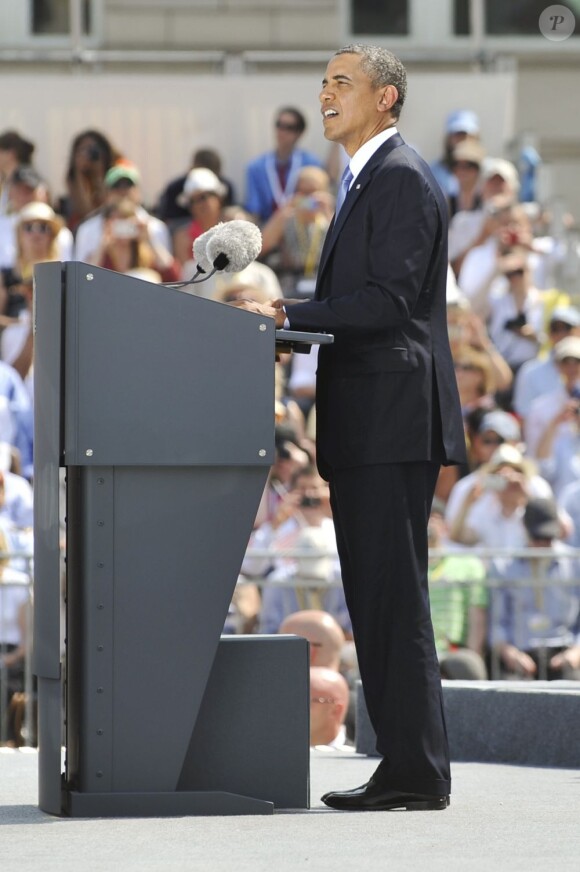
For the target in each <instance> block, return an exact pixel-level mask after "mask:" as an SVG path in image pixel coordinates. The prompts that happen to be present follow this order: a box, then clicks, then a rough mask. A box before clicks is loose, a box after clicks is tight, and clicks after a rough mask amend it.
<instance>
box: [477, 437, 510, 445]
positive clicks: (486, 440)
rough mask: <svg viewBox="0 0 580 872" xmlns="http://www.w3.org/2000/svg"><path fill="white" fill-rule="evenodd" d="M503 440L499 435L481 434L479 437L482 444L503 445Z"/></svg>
mask: <svg viewBox="0 0 580 872" xmlns="http://www.w3.org/2000/svg"><path fill="white" fill-rule="evenodd" d="M504 441H505V440H504V439H502V438H501V436H483V437H482V439H481V442H482V444H483V445H503V443H504Z"/></svg>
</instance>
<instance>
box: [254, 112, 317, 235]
mask: <svg viewBox="0 0 580 872" xmlns="http://www.w3.org/2000/svg"><path fill="white" fill-rule="evenodd" d="M305 130H306V119H305V117H304V115H303V114H302V112H300V110H299V109H295V108H294V107H292V106H287V107H284V108H282V109H279V110H278V112H277V113H276V120H275V122H274V136H275V146H274V150H273V151H268V152H266V153H265V154H262V155H260V156H259V157H257V158H256V159H255V160H253V161H251V163H250V164H249V165H248V167H247V170H246V200H245V204H244V206H245V208H246V209H247V211H248V212H250V213H251V214H253V215H254V216H255V217H256V219H257V220H258V221H259V222H260V223H262V224H263V223H264V222H265V221H267V220H268V218H270V216H271V215H272V214H273V213H274V212H275V211H276V210H277V209H280V208H281V207H282V206H284V204H285V203H287V202H288V201H289V200H290V199H291V197H292V195H293V194H294V192H295V190H296V185H297V182H298V174H299V172H300V170H301V168H302V167H305V166H317V167H320V166H322V162H321V161H320V159H319V158H318V157H317V156H316V155H314V154H311V153H310V152H308V151H304V150H303V149H301V148H298V141H299V140H300V138H301V137H302V135H303V134H304V132H305Z"/></svg>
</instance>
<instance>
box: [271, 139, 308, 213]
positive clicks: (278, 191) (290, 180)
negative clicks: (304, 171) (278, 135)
mask: <svg viewBox="0 0 580 872" xmlns="http://www.w3.org/2000/svg"><path fill="white" fill-rule="evenodd" d="M299 170H300V158H299V157H298V154H297V153H296V152H295V151H293V152H292V158H291V159H290V169H289V171H288V176H287V178H286V185H285V187H284V190H282V185H281V184H280V177H279V176H278V173H277V172H276V159H275V157H274V155H273V154H269V155H267V156H266V175H267V177H268V183H269V185H270V190H271V191H272V197H273V199H274V202H275V203H276V206H278V208H279V207H280V206H283V205H284V203H287V202H288V200H289V199H290V196H291V194H293V193H294V188H295V187H296V179H297V177H298V172H299Z"/></svg>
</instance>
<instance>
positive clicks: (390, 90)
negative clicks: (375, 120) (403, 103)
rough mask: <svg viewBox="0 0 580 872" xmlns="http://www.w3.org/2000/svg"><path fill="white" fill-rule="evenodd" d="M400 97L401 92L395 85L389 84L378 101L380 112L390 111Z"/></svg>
mask: <svg viewBox="0 0 580 872" xmlns="http://www.w3.org/2000/svg"><path fill="white" fill-rule="evenodd" d="M398 99H399V92H398V91H397V89H396V88H395V86H394V85H387V87H386V88H384V89H383V92H382V94H381V98H380V100H379V103H378V109H379V112H390V111H391V109H392V108H393V106H394V105H395V103H396V102H397V100H398Z"/></svg>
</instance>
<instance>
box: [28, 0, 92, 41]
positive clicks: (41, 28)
mask: <svg viewBox="0 0 580 872" xmlns="http://www.w3.org/2000/svg"><path fill="white" fill-rule="evenodd" d="M91 6H92V3H91V0H81V4H80V9H81V28H82V32H83V33H84V34H90V32H91ZM70 30H71V20H70V0H32V9H31V27H30V31H31V33H32V34H34V35H35V36H41V35H47V36H57V35H58V36H61V35H66V34H69V33H70Z"/></svg>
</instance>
